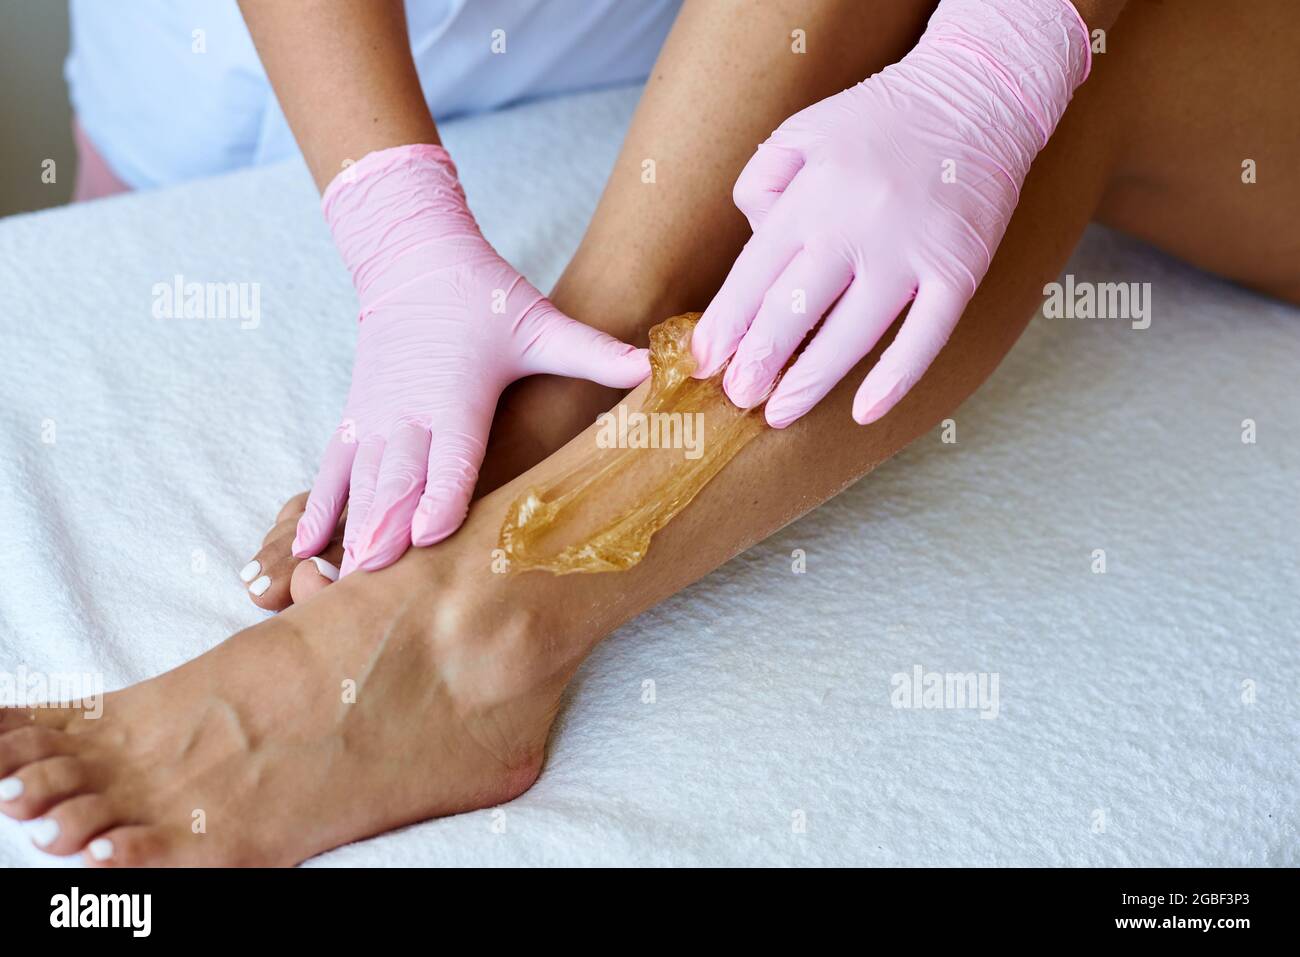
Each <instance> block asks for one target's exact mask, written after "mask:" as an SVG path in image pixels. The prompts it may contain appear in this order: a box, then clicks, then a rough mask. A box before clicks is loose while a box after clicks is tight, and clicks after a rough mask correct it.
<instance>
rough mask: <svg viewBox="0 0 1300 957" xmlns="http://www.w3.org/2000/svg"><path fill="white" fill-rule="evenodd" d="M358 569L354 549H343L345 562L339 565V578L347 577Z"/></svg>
mask: <svg viewBox="0 0 1300 957" xmlns="http://www.w3.org/2000/svg"><path fill="white" fill-rule="evenodd" d="M356 570H357V560H356V558H355V556H353V554H352V549H350V548H346V549H344V550H343V562H342V563H341V564H340V565H339V578H347V577H348V576H349V575H351V574H352V573H353V572H354V571H356Z"/></svg>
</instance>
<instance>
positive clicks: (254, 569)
mask: <svg viewBox="0 0 1300 957" xmlns="http://www.w3.org/2000/svg"><path fill="white" fill-rule="evenodd" d="M261 570H262V563H261V562H259V561H251V562H249V563H248V564H247V565H245V566H244V567H243V568H241V569H240V570H239V577H240V580H241V581H243V582H244V584H248V583H249V582H251V581H252V580H253V579H254V578H256V577H257V573H258V572H260V571H261Z"/></svg>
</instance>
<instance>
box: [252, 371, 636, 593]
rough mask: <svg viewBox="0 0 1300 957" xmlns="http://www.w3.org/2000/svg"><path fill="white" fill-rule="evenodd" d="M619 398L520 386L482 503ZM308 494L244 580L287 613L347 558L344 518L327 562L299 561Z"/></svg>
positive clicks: (506, 398) (544, 379) (602, 392)
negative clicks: (296, 550) (297, 539)
mask: <svg viewBox="0 0 1300 957" xmlns="http://www.w3.org/2000/svg"><path fill="white" fill-rule="evenodd" d="M617 396H618V392H617V391H616V390H612V389H606V388H604V387H602V386H599V385H596V384H594V383H591V382H585V381H582V380H578V379H560V378H556V377H554V376H537V377H534V378H531V379H525V380H523V381H521V382H518V383H516V384H515V385H514V386H512V387H511V388H510V389H508V390H506V393H505V395H503V396H502V398H501V407H500V409H499V410H498V412H497V415H496V419H495V420H494V422H493V424H492V433H491V435H490V437H489V440H488V449H487V455H486V457H485V459H484V462H483V470H482V473H481V474H480V476H479V484H478V488H477V489H476V490H475V498H477V497H479V496H482V495H486V494H487V493H488V492H490V491H492V490H493V489H495V488H497V487H499V486H501V485H504V484H505V483H506V482H508V481H510V480H511V479H513V478H514V477H515V476H517V475H521V474H523V473H524V472H526V471H528V469H530V468H532V467H533V466H534V465H536V464H537V463H538V462H540V461H542V459H544V458H546V457H547V456H548V455H550V454H551V453H552V452H554V451H555V450H556V449H558V448H560V447H561V446H562V445H564V443H565V442H567V441H569V439H571V438H573V437H574V436H575V435H577V434H578V433H579V432H581V431H582V430H583V429H585V428H586V427H587V426H589V425H590V424H591V423H592V422H593V421H594V420H595V418H596V416H597V415H599V414H600V413H601V412H603V411H604V410H606V409H608V408H609V407H610V405H612V404H613V403H614V402H615V401H616V399H617ZM306 507H307V493H306V492H301V493H299V494H298V495H295V496H294V497H293V498H291V499H289V501H288V502H286V503H285V505H284V508H282V509H281V510H280V514H279V515H278V516H277V517H276V520H275V525H274V527H273V528H272V529H271V531H270V532H268V533H267V536H266V538H265V539H264V540H263V541H262V548H261V550H259V551H258V553H257V554H256V555H254V556H253V559H252V561H250V562H249V563H248V564H247V565H246V566H245V567H244V569H243V570H242V571H241V572H240V577H241V578H242V579H243V581H244V584H245V585H246V586H247V588H248V595H249V598H251V599H252V601H253V604H255V605H257V606H258V607H259V608H265V609H266V610H267V611H281V610H283V609H285V608H287V607H289V605H292V604H295V603H297V602H303V601H306V600H307V599H308V598H310V597H311V596H313V595H315V594H317V593H318V592H320V591H321V590H322V589H324V588H325V587H326V586H327V585H329V584H331V583H332V582H334V581H336V580H337V579H338V569H339V565H340V564H341V563H342V560H343V522H344V521H346V519H347V512H346V511H345V512H344V513H343V519H342V520H340V524H339V528H338V529H337V530H336V532H335V535H334V538H333V540H332V541H331V542H330V545H329V548H327V549H326V550H325V551H324V552H323V553H322V554H321V556H320V559H321V560H320V561H317V560H313V559H308V560H306V561H303V560H300V559H298V558H295V557H294V555H293V552H292V550H291V549H292V546H293V538H294V534H295V532H296V531H297V527H298V519H299V518H301V517H302V513H303V510H304V509H305V508H306Z"/></svg>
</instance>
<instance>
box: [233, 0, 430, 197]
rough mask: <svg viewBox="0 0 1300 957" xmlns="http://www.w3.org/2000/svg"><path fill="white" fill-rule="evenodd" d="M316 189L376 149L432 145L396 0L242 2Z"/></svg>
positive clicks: (428, 119)
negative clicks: (349, 164) (347, 165)
mask: <svg viewBox="0 0 1300 957" xmlns="http://www.w3.org/2000/svg"><path fill="white" fill-rule="evenodd" d="M240 8H241V10H242V11H243V14H244V20H245V22H246V23H247V24H248V30H249V33H251V34H252V37H253V42H254V44H256V46H257V52H258V54H259V55H260V57H261V59H262V64H263V66H264V67H265V68H266V73H267V76H268V77H269V78H270V80H271V85H272V86H273V87H274V88H275V92H276V96H277V97H278V98H279V100H280V106H281V108H282V109H283V110H284V114H285V117H286V118H287V119H288V121H289V127H290V128H291V129H292V130H293V135H294V137H295V138H296V139H297V141H298V147H299V149H301V150H302V154H303V157H304V158H305V159H306V160H307V166H308V168H309V169H310V170H311V174H312V177H313V178H314V179H315V180H316V185H317V186H318V187H319V188H320V189H322V190H323V189H324V188H325V186H326V185H328V184H329V182H330V180H332V179H333V178H334V177H335V176H336V175H337V174H338V172H339V171H340V170H341V169H342V168H343V167H344V165H345V164H346V163H347V162H348V161H349V160H351V161H356V160H359V159H360V158H361V157H362V156H364V155H365V154H367V153H370V152H373V151H374V150H380V149H387V148H388V147H390V146H404V145H407V144H410V143H437V142H439V140H438V130H437V127H436V126H435V125H434V122H433V117H432V116H430V115H429V108H428V106H427V105H426V103H425V101H424V94H423V93H422V92H421V90H420V79H419V76H418V74H417V73H416V70H415V63H414V61H413V60H412V59H411V46H410V40H409V37H408V35H407V31H406V13H405V10H404V8H403V6H402V3H401V0H240Z"/></svg>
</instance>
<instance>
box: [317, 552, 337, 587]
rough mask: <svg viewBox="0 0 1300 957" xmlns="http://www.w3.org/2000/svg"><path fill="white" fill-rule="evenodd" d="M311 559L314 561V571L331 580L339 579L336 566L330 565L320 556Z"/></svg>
mask: <svg viewBox="0 0 1300 957" xmlns="http://www.w3.org/2000/svg"><path fill="white" fill-rule="evenodd" d="M312 561H313V562H315V563H316V571H318V572H320V573H321V575H322V576H324V577H325V578H328V579H329V580H330V581H332V582H336V581H338V580H339V570H338V566H336V565H331V564H330V563H329V562H327V561H325V559H323V558H320V557H316V558H313V559H312Z"/></svg>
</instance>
